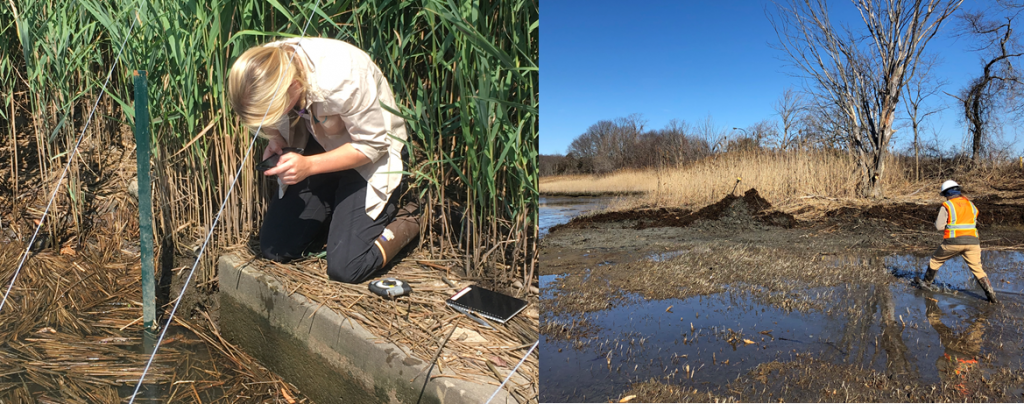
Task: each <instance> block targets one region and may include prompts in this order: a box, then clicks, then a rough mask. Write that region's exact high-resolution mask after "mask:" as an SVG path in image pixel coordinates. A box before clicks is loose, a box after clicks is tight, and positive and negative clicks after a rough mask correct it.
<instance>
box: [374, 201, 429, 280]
mask: <svg viewBox="0 0 1024 404" xmlns="http://www.w3.org/2000/svg"><path fill="white" fill-rule="evenodd" d="M416 208H417V206H416V204H415V203H410V204H408V205H405V207H403V208H402V209H400V210H399V211H398V213H397V214H396V215H395V220H394V221H392V222H391V223H389V224H388V225H387V227H385V228H384V232H383V233H381V235H380V236H379V237H377V240H375V241H374V243H375V244H377V248H379V249H380V252H381V255H383V256H384V263H383V264H381V268H383V267H384V266H385V265H387V264H388V262H390V261H391V260H392V259H393V258H394V257H395V255H397V254H398V252H399V251H402V248H404V247H405V245H406V244H409V242H410V241H412V239H414V238H416V237H417V236H419V235H420V220H419V214H418V212H416Z"/></svg>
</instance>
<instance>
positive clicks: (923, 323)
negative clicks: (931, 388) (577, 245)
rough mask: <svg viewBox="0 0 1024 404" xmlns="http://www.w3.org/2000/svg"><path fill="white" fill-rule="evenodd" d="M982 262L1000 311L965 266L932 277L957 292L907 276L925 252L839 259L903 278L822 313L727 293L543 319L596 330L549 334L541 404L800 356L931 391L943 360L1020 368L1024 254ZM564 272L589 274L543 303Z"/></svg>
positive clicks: (730, 376)
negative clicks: (898, 378) (934, 289)
mask: <svg viewBox="0 0 1024 404" xmlns="http://www.w3.org/2000/svg"><path fill="white" fill-rule="evenodd" d="M672 258H674V257H661V256H657V257H654V256H652V257H648V259H651V260H663V259H667V260H671V259H672ZM879 258H881V262H879ZM982 259H983V262H984V265H985V269H986V271H987V272H988V273H989V277H990V279H991V280H992V281H993V285H994V287H995V288H996V289H997V291H999V292H1000V293H999V297H1000V298H1001V300H1002V301H1003V303H1002V304H1001V305H998V306H994V305H989V304H988V303H987V302H985V301H983V300H981V299H980V298H982V297H983V294H982V293H981V291H980V289H979V288H977V286H975V285H974V282H973V281H972V280H971V276H970V272H969V271H968V270H967V268H966V265H965V264H964V263H963V261H962V260H961V259H953V260H951V261H949V262H947V263H946V265H944V266H943V267H942V269H941V270H940V272H939V276H938V277H937V279H936V281H937V282H940V283H942V284H945V285H947V286H948V287H949V289H950V292H948V293H927V292H922V291H920V290H917V289H916V288H914V287H912V286H910V285H909V280H908V279H906V278H907V277H910V276H918V275H917V273H918V272H920V271H923V268H925V267H926V266H927V263H928V256H916V255H893V256H888V257H874V258H873V259H872V258H865V257H836V260H837V263H840V262H841V263H850V262H862V263H863V264H864V265H869V264H873V265H879V264H881V265H885V267H886V268H887V269H889V270H890V271H892V272H893V273H894V274H895V275H897V277H898V278H897V279H896V280H895V282H893V283H892V284H890V285H889V286H877V287H876V286H868V287H865V286H855V285H848V286H840V287H836V288H832V289H833V292H834V294H833V296H834V297H833V298H832V299H830V300H831V301H829V302H828V303H827V306H826V308H825V309H824V310H822V311H812V312H795V311H794V312H789V311H786V310H783V309H779V308H776V307H774V306H769V305H764V304H761V303H760V302H758V301H755V300H752V299H751V298H750V297H749V296H748V295H746V294H745V293H743V292H732V291H730V292H725V293H721V294H716V295H712V296H698V297H693V298H689V299H668V300H653V301H648V300H645V299H643V298H641V297H639V296H638V295H630V296H629V298H628V299H627V302H626V303H625V304H621V305H618V306H616V307H613V308H610V309H607V310H602V311H598V312H592V313H584V314H572V315H571V316H572V317H573V318H559V317H550V316H548V315H542V316H544V317H543V318H542V320H543V321H545V322H549V321H564V322H571V321H573V320H580V319H585V320H586V321H587V322H589V323H590V324H592V326H593V327H592V330H593V331H592V332H590V333H588V334H587V335H585V336H583V337H581V339H580V340H579V341H565V340H556V339H554V338H552V337H550V336H548V335H544V336H543V337H542V340H541V345H540V354H541V357H542V358H544V360H543V361H541V378H542V380H543V381H544V382H543V383H541V393H540V400H541V402H601V401H608V400H614V399H617V398H619V397H620V396H621V394H622V393H623V392H624V391H626V390H627V389H628V387H629V386H630V385H631V384H632V383H636V382H638V381H645V380H649V379H651V378H656V379H660V380H663V378H664V377H668V378H669V382H670V383H678V384H684V385H687V386H691V387H696V388H698V389H700V390H714V389H715V388H717V387H721V386H723V385H725V384H727V383H728V382H730V381H732V380H735V379H736V378H737V376H739V375H742V374H746V373H747V372H749V371H750V370H751V369H753V368H754V367H756V366H757V365H758V364H761V363H765V362H771V361H775V360H780V361H788V360H790V359H792V358H793V357H794V356H795V355H797V354H801V355H803V354H810V355H811V356H813V357H816V358H818V359H822V360H827V361H829V362H831V363H834V364H851V365H855V366H863V367H867V368H871V369H875V370H877V371H879V372H884V373H886V374H903V375H909V376H910V377H911V378H914V379H917V380H919V381H920V382H921V383H925V384H934V383H938V382H940V381H941V380H948V379H949V378H950V377H952V376H951V374H950V372H951V371H952V369H951V368H950V367H949V366H947V364H948V362H949V360H950V359H948V358H974V357H983V358H985V360H982V361H979V362H981V363H980V365H979V366H978V368H979V369H980V371H982V372H985V373H986V374H991V372H992V371H993V369H997V368H1000V367H1009V368H1014V369H1019V368H1020V367H1021V366H1022V364H1024V363H1022V356H1024V355H1022V354H1024V345H1022V340H1024V331H1022V329H1024V311H1022V310H1021V308H1022V307H1021V302H1022V301H1024V296H1021V294H1024V279H1022V278H1021V272H1022V271H1021V270H1022V269H1024V264H1022V263H1024V254H1022V253H1021V252H1016V251H984V252H983V255H982ZM542 265H543V263H542ZM566 276H587V275H585V274H580V275H547V276H542V277H541V284H540V285H541V299H551V298H552V297H553V296H554V295H555V294H556V293H558V292H559V290H558V285H559V279H561V278H563V277H566ZM899 276H902V277H903V278H899ZM652 287H656V285H652ZM822 292H825V290H824V289H823V290H822ZM812 294H813V291H812ZM670 307H671V308H670ZM669 308H670V309H669ZM748 342H751V343H748ZM947 355H948V357H947Z"/></svg>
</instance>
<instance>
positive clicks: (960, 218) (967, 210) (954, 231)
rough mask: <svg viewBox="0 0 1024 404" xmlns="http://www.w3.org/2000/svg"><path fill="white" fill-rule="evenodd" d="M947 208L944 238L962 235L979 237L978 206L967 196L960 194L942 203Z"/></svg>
mask: <svg viewBox="0 0 1024 404" xmlns="http://www.w3.org/2000/svg"><path fill="white" fill-rule="evenodd" d="M942 207H943V208H944V209H946V232H945V233H944V234H943V237H944V238H954V237H960V236H974V237H978V229H977V224H978V208H977V207H975V206H974V204H973V203H971V201H969V200H967V198H966V197H963V196H960V197H956V198H953V199H950V200H948V201H946V202H944V203H943V204H942Z"/></svg>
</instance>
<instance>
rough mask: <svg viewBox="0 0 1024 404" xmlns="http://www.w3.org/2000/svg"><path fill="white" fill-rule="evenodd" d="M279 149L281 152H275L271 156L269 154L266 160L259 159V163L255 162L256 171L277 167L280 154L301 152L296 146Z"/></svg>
mask: <svg viewBox="0 0 1024 404" xmlns="http://www.w3.org/2000/svg"><path fill="white" fill-rule="evenodd" d="M281 151H282V152H283V153H282V154H275V155H273V156H270V157H269V158H267V159H266V160H263V161H261V162H260V163H259V164H257V165H256V171H259V172H261V173H262V172H264V171H267V170H269V169H271V168H274V167H277V161H278V160H280V159H281V156H282V155H284V154H288V153H298V154H302V151H303V150H302V149H300V148H298V147H285V148H284V149H281Z"/></svg>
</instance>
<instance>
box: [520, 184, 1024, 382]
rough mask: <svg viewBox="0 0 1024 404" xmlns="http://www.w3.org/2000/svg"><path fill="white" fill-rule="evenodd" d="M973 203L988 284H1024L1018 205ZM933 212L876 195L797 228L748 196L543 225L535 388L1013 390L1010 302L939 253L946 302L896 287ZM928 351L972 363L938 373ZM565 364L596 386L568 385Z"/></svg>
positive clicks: (928, 237)
mask: <svg viewBox="0 0 1024 404" xmlns="http://www.w3.org/2000/svg"><path fill="white" fill-rule="evenodd" d="M975 201H976V203H977V205H978V208H979V210H981V212H982V214H981V217H980V218H981V222H980V224H979V229H980V231H981V234H982V247H983V250H985V251H986V254H987V255H986V256H985V258H984V259H985V260H986V270H987V271H988V272H989V274H990V277H991V279H993V280H996V281H999V282H1000V283H999V285H1000V286H998V287H997V289H998V288H1002V289H1004V290H1007V291H1011V292H1012V291H1017V290H1018V289H1020V291H1019V292H1024V282H1022V281H1021V278H1020V276H1019V275H1018V274H1019V272H1020V270H1021V269H1022V265H1021V263H1020V262H1018V261H1019V258H1020V255H1019V252H1016V250H1017V249H1019V248H1020V247H1021V246H1022V245H1024V206H1022V205H1020V204H1017V203H1016V201H1006V200H1001V199H1000V198H998V197H992V196H990V197H981V198H976V199H975ZM938 208H939V205H938V204H937V203H935V204H914V203H889V204H885V205H878V206H872V207H867V208H862V209H855V208H839V209H835V210H832V211H828V212H825V214H823V215H819V217H820V219H818V220H812V221H798V220H796V219H795V218H794V217H793V216H792V215H789V214H785V213H780V212H777V211H774V210H773V209H772V208H771V206H770V204H768V203H767V201H764V200H763V199H761V198H760V197H759V196H757V195H756V191H754V192H753V194H751V193H748V194H746V195H744V196H742V197H741V196H735V197H732V198H728V197H727V198H725V199H723V200H722V201H721V202H719V203H717V204H714V205H711V206H709V207H706V208H703V209H700V210H697V211H687V210H681V209H648V210H640V211H631V212H611V213H603V214H597V215H589V216H586V217H582V218H576V219H574V220H572V221H570V222H569V223H566V224H563V225H559V226H555V227H554V228H552V229H551V231H550V233H549V234H548V235H547V236H546V237H545V238H544V239H543V240H542V242H541V251H540V262H541V263H543V265H541V275H542V285H544V286H543V287H542V289H543V290H542V300H541V312H542V313H544V315H543V316H542V317H541V333H542V334H543V335H544V340H543V341H542V347H544V346H545V345H546V346H547V350H542V355H543V357H544V358H545V360H544V361H542V371H541V377H542V378H543V380H545V383H543V384H542V392H541V399H542V401H551V402H559V401H590V402H593V401H595V400H596V401H608V400H616V401H617V400H619V399H621V398H623V397H628V396H630V395H635V396H636V397H635V398H634V399H633V401H636V402H682V401H712V400H714V401H778V400H784V401H848V400H853V401H962V400H969V401H970V400H974V401H977V400H989V401H1020V400H1021V399H1022V398H1024V396H1022V395H1021V394H1022V391H1021V388H1020V386H1021V383H1020V382H1021V381H1024V372H1022V370H1021V364H1020V361H1019V360H1018V361H1007V360H1004V359H1001V358H1002V357H1003V356H1004V355H1010V356H1013V355H1015V356H1016V357H1017V358H1019V357H1021V354H1022V352H1024V349H1022V347H1021V344H1020V343H1019V341H1020V340H1021V337H1022V335H1024V333H1022V330H1024V316H1021V315H1020V314H1017V313H1021V308H1022V306H1021V298H1020V296H1019V295H1013V294H1005V295H1004V296H1006V297H1005V298H1004V299H1003V303H1002V304H1001V305H998V306H993V305H989V304H988V303H987V302H984V301H982V300H981V299H980V297H981V294H980V291H979V290H978V289H977V287H976V286H975V285H974V283H973V282H972V281H971V280H970V279H969V273H967V271H966V269H965V268H962V265H961V266H960V267H958V266H956V265H953V264H947V266H945V267H943V269H942V270H941V271H940V277H939V281H941V282H943V284H944V285H947V286H948V288H949V290H950V293H949V295H948V296H947V295H937V296H932V295H926V294H922V293H920V291H917V290H916V289H913V288H910V287H909V286H908V278H910V277H913V276H916V273H917V272H919V271H923V267H924V265H926V264H927V256H928V255H930V253H931V251H932V250H933V249H934V248H935V247H936V246H937V245H938V244H939V242H940V241H941V234H939V233H938V232H936V231H935V230H934V227H933V224H932V220H934V215H935V213H936V212H937V211H938ZM1003 253H1007V254H1017V255H1012V256H1010V258H1004V257H1003V256H1002V255H999V254H1003ZM701 312H703V313H701ZM702 314H703V316H702ZM780 324H787V326H786V328H785V331H784V332H780V328H781V327H780ZM975 324H979V325H975ZM982 325H984V326H982ZM972 327H973V328H972ZM978 327H981V328H983V329H984V330H986V332H985V333H984V334H985V335H984V337H977V338H975V339H977V341H973V342H972V343H971V344H967V345H969V346H970V348H969V349H966V348H964V346H967V345H965V343H962V342H960V343H953V342H950V341H958V340H962V339H964V338H965V337H962V336H961V334H963V332H962V330H964V329H977V328H978ZM819 328H821V329H819ZM854 329H856V330H859V333H857V334H856V335H854V334H851V332H852V331H851V330H854ZM645 330H647V331H645ZM958 338H959V339H958ZM794 340H800V341H801V343H795V342H792V341H794ZM922 340H924V342H922ZM623 347H628V348H623ZM723 349H724V350H723ZM730 349H731V350H733V351H734V352H740V351H743V350H747V351H755V352H758V354H757V355H754V356H742V355H740V356H737V355H736V354H730V353H729V352H728V351H729V350H730ZM943 350H946V351H949V353H951V354H952V356H948V358H949V359H948V362H949V363H952V364H960V365H958V366H968V365H963V363H969V366H970V367H973V368H976V369H978V370H976V371H973V372H966V371H965V372H964V374H965V375H967V376H965V379H963V380H953V379H951V378H950V377H948V376H947V375H946V374H947V373H949V372H946V371H945V369H948V368H950V366H949V365H948V364H944V362H942V360H943V359H942V358H944V357H943V355H946V354H947V353H945V352H943ZM926 358H927V359H926ZM936 358H938V359H936ZM961 359H962V360H964V361H968V362H959V361H960V360H961ZM549 361H550V362H549ZM723 361H724V363H726V365H723ZM970 361H973V362H970ZM698 369H699V370H698ZM572 371H576V372H577V373H579V374H581V375H582V374H585V375H586V376H585V377H586V378H587V379H589V380H595V378H597V380H606V381H607V383H605V385H606V386H610V387H605V388H603V389H587V388H583V387H579V386H578V385H575V384H574V383H573V377H569V376H564V374H565V373H567V372H572ZM701 374H703V375H701ZM950 374H952V373H950ZM957 374H959V373H957ZM549 375H550V376H549ZM968 376H969V377H968ZM578 379H584V377H583V376H581V377H579V378H578ZM549 381H550V383H549ZM833 384H835V386H833ZM779 386H786V387H779Z"/></svg>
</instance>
